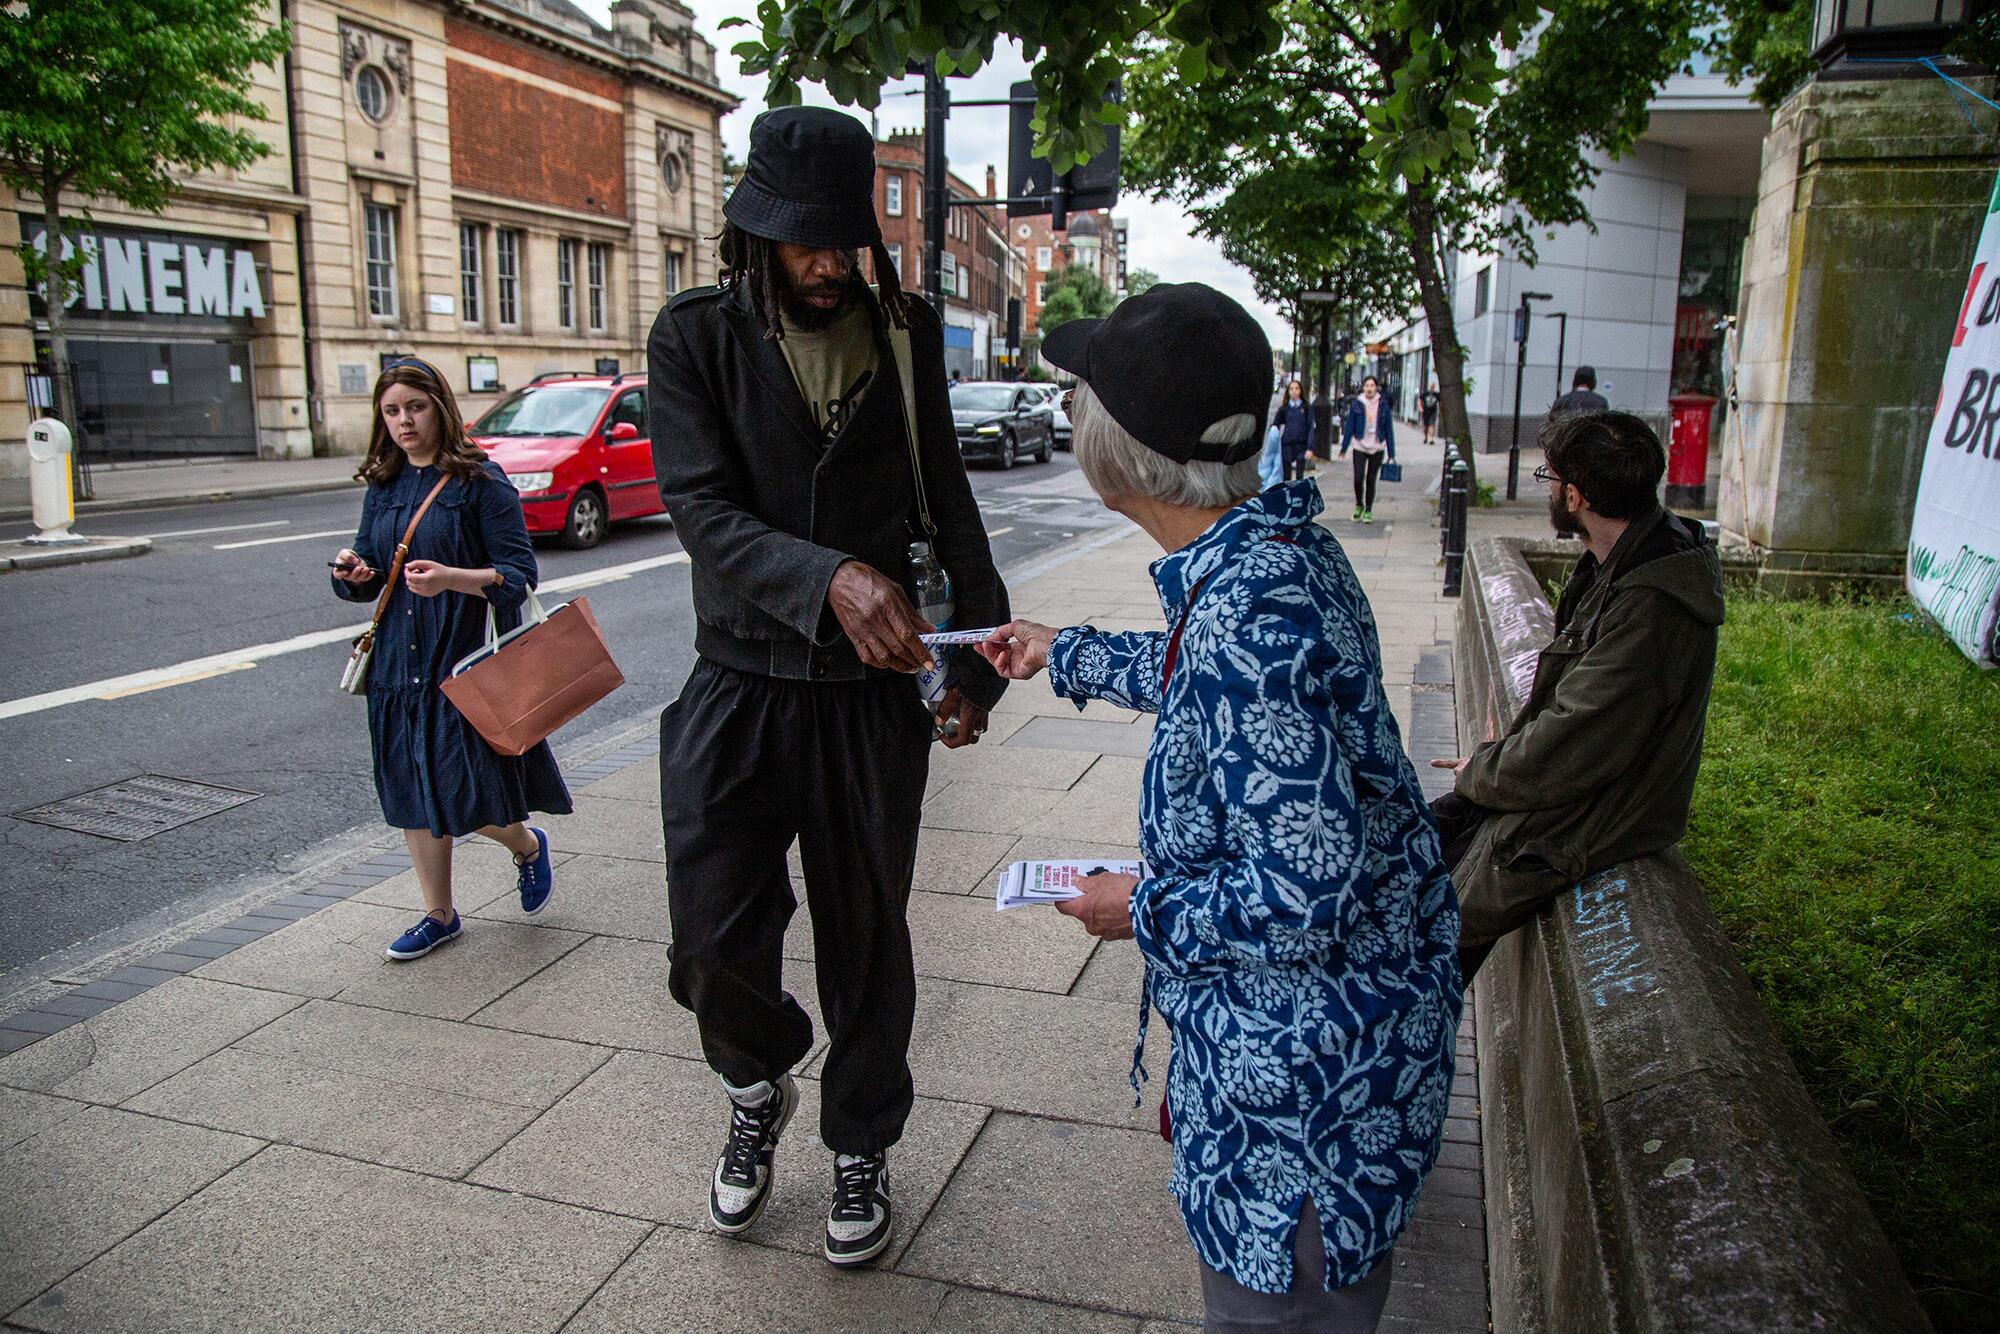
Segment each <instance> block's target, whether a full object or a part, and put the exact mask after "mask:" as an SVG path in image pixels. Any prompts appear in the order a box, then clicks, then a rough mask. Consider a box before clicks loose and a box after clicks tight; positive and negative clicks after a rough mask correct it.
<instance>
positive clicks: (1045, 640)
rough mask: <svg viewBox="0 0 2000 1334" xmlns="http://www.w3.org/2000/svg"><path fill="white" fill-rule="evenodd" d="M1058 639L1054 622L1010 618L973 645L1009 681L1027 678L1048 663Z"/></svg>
mask: <svg viewBox="0 0 2000 1334" xmlns="http://www.w3.org/2000/svg"><path fill="white" fill-rule="evenodd" d="M1055 642H1056V631H1055V629H1054V628H1053V627H1052V626H1047V625H1037V624H1036V623H1035V622H1033V621H1009V622H1007V624H1005V625H1003V626H1001V627H999V628H998V629H996V630H995V631H994V632H993V633H992V634H990V635H988V636H987V637H986V638H985V639H984V640H982V641H980V642H979V643H977V644H974V645H973V647H974V648H976V649H978V650H979V656H980V657H982V658H984V659H986V661H988V662H990V663H992V664H993V670H994V671H996V672H998V673H1000V675H1002V676H1004V677H1006V678H1007V679H1008V680H1009V681H1025V680H1027V679H1028V678H1030V677H1032V676H1033V675H1034V674H1035V673H1036V672H1039V671H1041V670H1042V668H1044V667H1046V666H1048V665H1049V646H1050V645H1051V644H1054V643H1055Z"/></svg>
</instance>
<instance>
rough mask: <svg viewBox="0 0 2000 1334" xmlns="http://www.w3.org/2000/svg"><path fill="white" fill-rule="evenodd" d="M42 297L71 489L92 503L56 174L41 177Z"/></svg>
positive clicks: (50, 367) (59, 195) (50, 366)
mask: <svg viewBox="0 0 2000 1334" xmlns="http://www.w3.org/2000/svg"><path fill="white" fill-rule="evenodd" d="M42 273H43V279H42V293H43V305H45V306H46V307H47V308H48V312H49V370H50V372H51V378H52V380H53V381H54V387H55V391H56V392H55V400H56V401H55V412H56V417H57V419H58V420H60V421H61V422H62V424H63V425H65V426H67V427H69V432H70V455H69V468H70V487H71V494H72V495H74V496H75V497H76V498H77V499H78V500H89V499H90V498H91V495H90V475H89V474H88V473H86V472H85V471H84V470H83V424H82V420H81V417H80V414H79V413H78V412H77V408H76V385H75V383H74V381H73V380H72V378H71V376H70V369H69V332H68V330H67V329H66V328H65V327H64V321H65V320H66V318H67V317H68V315H69V275H68V274H66V273H64V272H63V270H62V182H61V181H60V180H59V179H58V178H57V177H56V176H55V174H54V173H53V172H44V173H43V174H42Z"/></svg>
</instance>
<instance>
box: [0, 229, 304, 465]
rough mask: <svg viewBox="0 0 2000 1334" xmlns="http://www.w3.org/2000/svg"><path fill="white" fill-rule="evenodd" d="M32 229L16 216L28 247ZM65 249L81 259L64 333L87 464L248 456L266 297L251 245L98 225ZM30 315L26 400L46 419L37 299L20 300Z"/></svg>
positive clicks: (42, 316)
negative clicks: (31, 353) (31, 355)
mask: <svg viewBox="0 0 2000 1334" xmlns="http://www.w3.org/2000/svg"><path fill="white" fill-rule="evenodd" d="M42 231H43V229H42V222H41V219H40V217H39V216H36V215H31V214H23V215H22V216H21V233H22V236H23V237H24V238H25V239H26V240H27V241H28V242H29V243H30V244H35V243H38V242H39V241H40V239H41V236H42ZM69 244H71V245H72V246H80V247H81V249H82V251H83V269H82V274H81V277H80V279H79V283H78V288H77V290H76V291H75V293H74V294H73V296H72V299H71V301H70V304H69V307H68V312H67V319H66V320H65V331H66V333H67V336H68V345H69V362H70V367H71V370H72V373H73V375H74V378H75V386H76V396H77V411H78V417H79V425H80V426H81V428H82V429H81V431H80V433H79V434H80V438H81V442H82V445H83V447H84V449H85V450H86V451H87V453H88V456H89V457H93V458H95V459H98V460H103V461H109V460H116V459H162V458H180V457H192V456H203V455H248V456H253V457H254V456H255V455H256V454H257V453H258V421H257V379H258V372H259V367H258V366H257V364H256V359H255V357H254V356H253V351H254V350H255V347H256V344H257V342H258V335H259V329H260V323H261V322H264V321H265V320H266V316H267V314H268V312H269V299H268V293H269V291H270V282H269V274H268V266H267V264H266V262H265V261H264V260H263V259H262V258H261V257H260V256H259V255H258V253H257V248H256V246H254V245H253V244H251V243H248V242H245V241H240V240H235V239H232V238H227V237H216V236H199V235H194V234H188V233H181V232H171V231H153V230H140V229H134V228H122V227H100V228H97V229H95V230H93V231H91V232H89V233H86V234H85V235H84V236H82V237H81V238H78V239H77V240H76V241H73V242H71V243H69ZM72 253H74V252H73V251H72ZM29 309H30V314H31V316H32V318H33V321H34V333H35V363H36V364H35V368H34V372H33V373H32V374H31V375H30V377H29V385H28V396H29V402H30V405H31V407H32V408H33V409H34V410H37V411H44V410H47V409H48V408H49V407H50V406H51V404H52V400H53V388H52V384H51V381H50V378H49V369H50V367H51V366H52V365H53V357H52V356H51V351H50V346H49V337H48V312H47V309H46V307H45V305H44V303H43V300H42V297H41V295H40V294H39V293H30V297H29Z"/></svg>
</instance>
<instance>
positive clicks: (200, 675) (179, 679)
mask: <svg viewBox="0 0 2000 1334" xmlns="http://www.w3.org/2000/svg"><path fill="white" fill-rule="evenodd" d="M256 665H257V664H256V663H254V662H232V663H230V664H229V665H228V666H227V667H217V668H216V669H215V670H213V671H208V672H189V673H187V674H186V675H184V676H172V677H168V678H167V679H166V680H164V681H155V682H153V683H152V684H151V685H144V686H132V687H130V688H129V689H125V690H107V691H106V692H105V693H103V694H102V695H99V696H97V698H99V699H124V698H125V697H126V696H128V695H143V694H145V693H146V692H147V691H149V690H166V689H168V688H169V687H171V686H184V685H190V684H192V683H193V682H196V681H208V680H212V679H213V678H215V677H218V676H227V675H228V674H229V673H231V672H247V671H249V670H250V669H251V668H252V667H255V666H256Z"/></svg>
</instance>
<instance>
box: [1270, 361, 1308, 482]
mask: <svg viewBox="0 0 2000 1334" xmlns="http://www.w3.org/2000/svg"><path fill="white" fill-rule="evenodd" d="M1271 425H1273V426H1275V427H1277V428H1278V447H1279V450H1280V453H1281V456H1282V459H1283V466H1282V468H1281V472H1282V473H1283V478H1282V480H1284V481H1287V482H1295V481H1297V480H1298V479H1299V478H1301V477H1303V476H1305V475H1306V460H1307V459H1309V458H1311V457H1312V456H1313V453H1312V447H1313V410H1312V404H1310V403H1308V402H1306V387H1305V386H1304V385H1302V384H1300V383H1299V382H1298V381H1297V380H1294V381H1292V382H1291V383H1290V384H1288V385H1286V386H1285V396H1284V397H1283V398H1282V399H1280V400H1279V401H1278V411H1277V412H1276V414H1274V415H1273V416H1272V418H1271Z"/></svg>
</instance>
